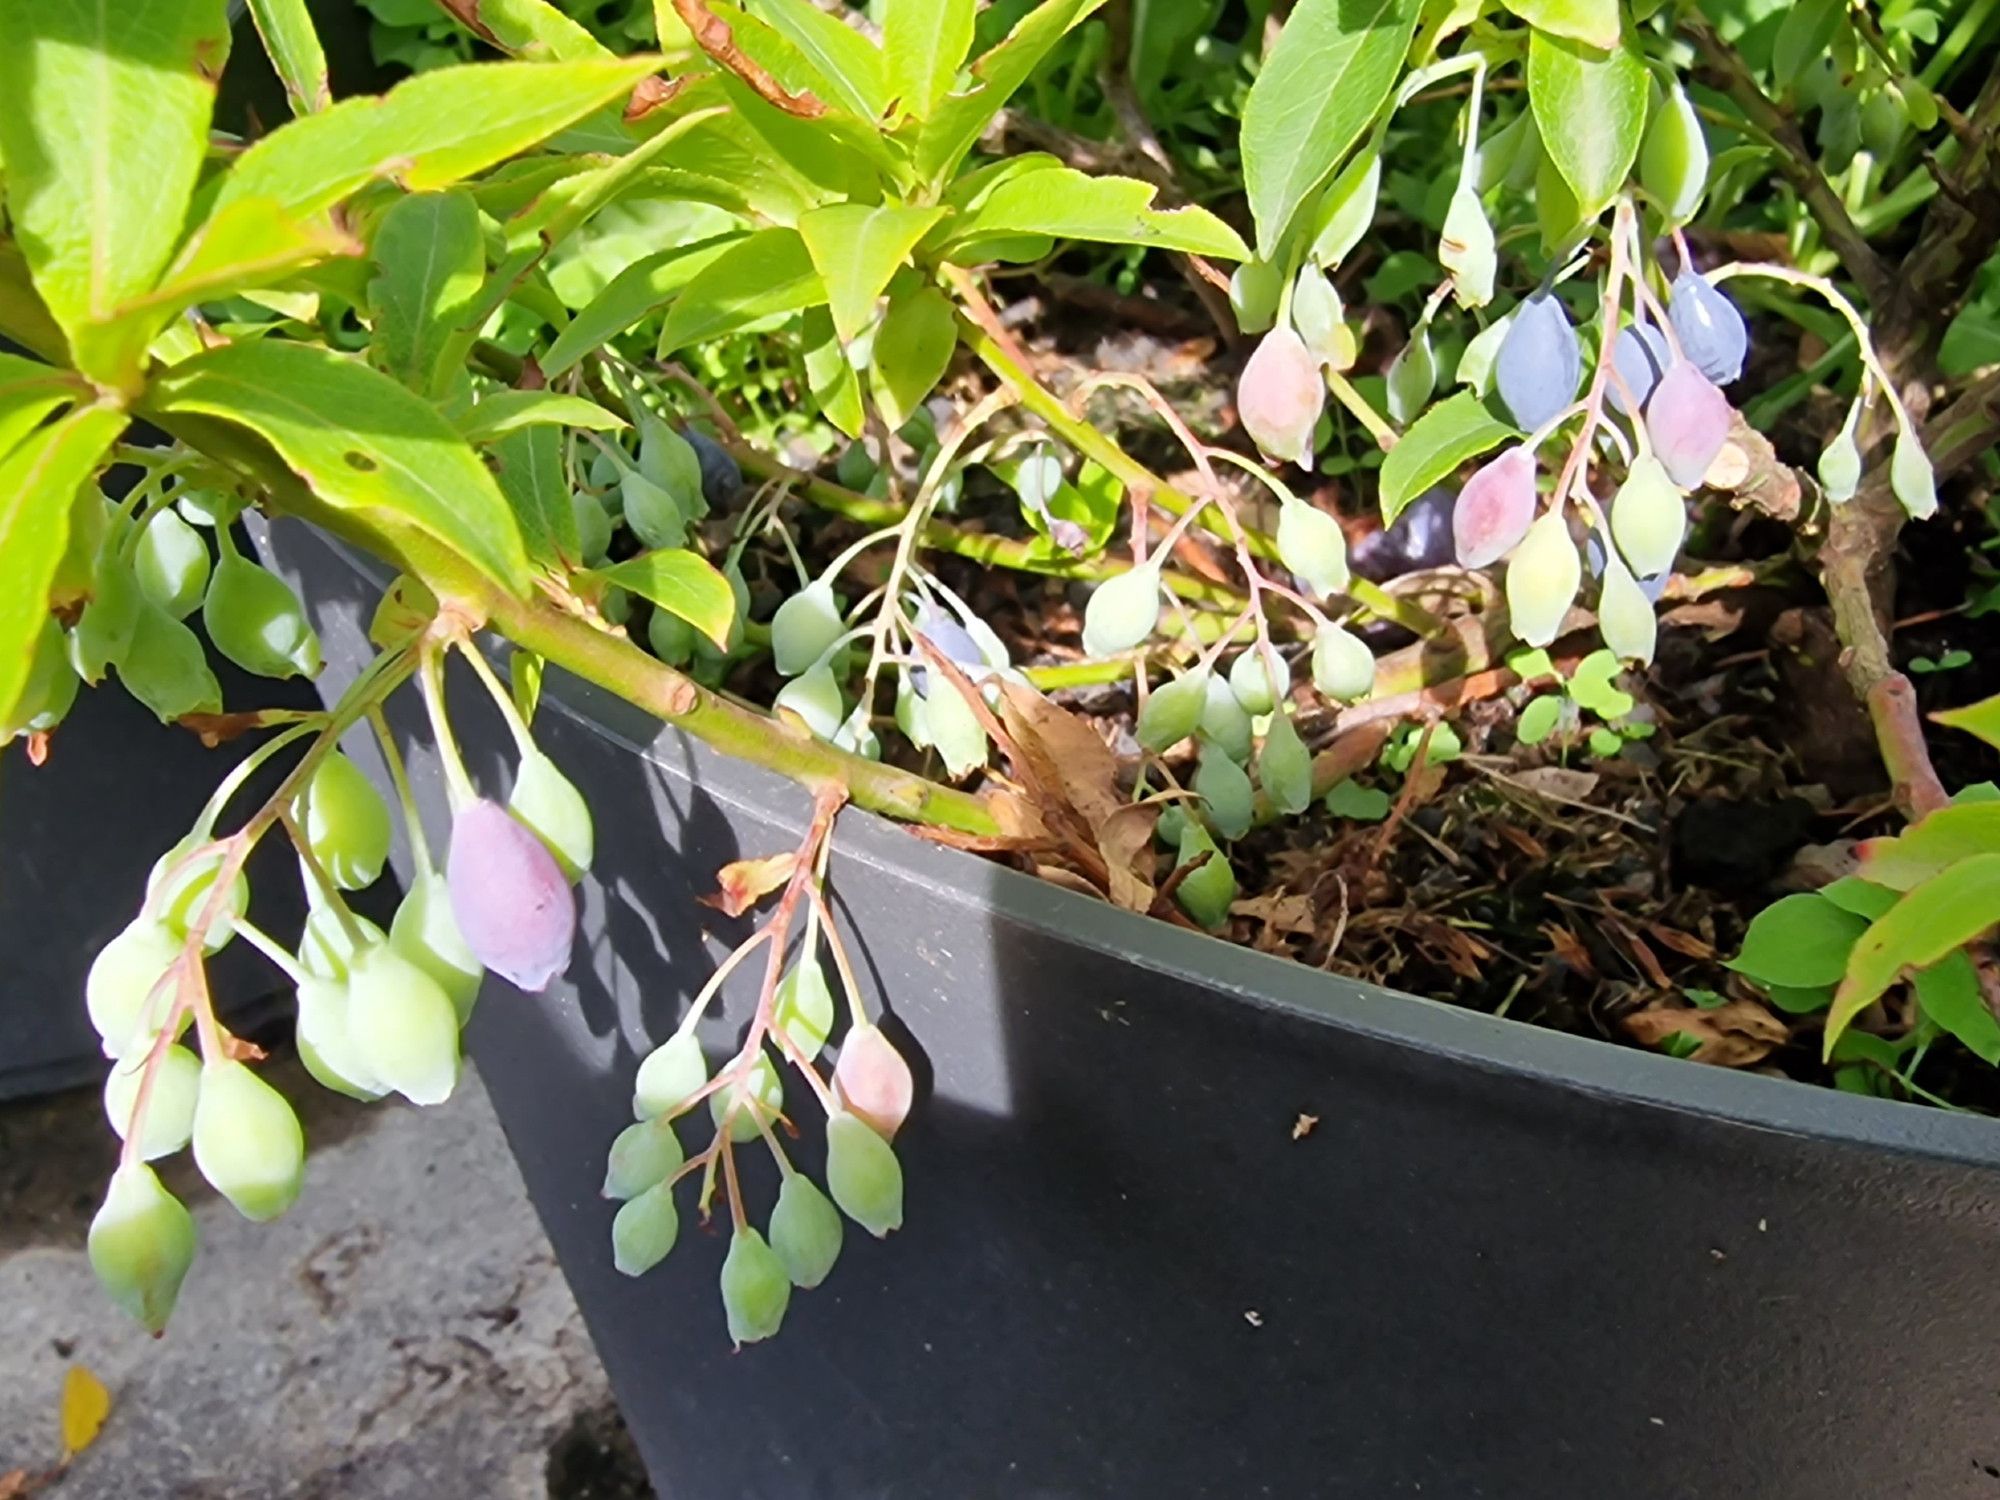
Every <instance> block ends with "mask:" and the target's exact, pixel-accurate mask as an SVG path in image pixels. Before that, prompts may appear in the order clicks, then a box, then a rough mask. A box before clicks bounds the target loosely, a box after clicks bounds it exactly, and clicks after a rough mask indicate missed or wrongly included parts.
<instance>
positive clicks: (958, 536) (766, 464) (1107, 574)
mask: <svg viewBox="0 0 2000 1500" xmlns="http://www.w3.org/2000/svg"><path fill="white" fill-rule="evenodd" d="M723 446H724V447H725V448H727V449H728V450H729V453H730V455H731V456H732V457H733V458H734V459H735V460H736V462H737V463H738V464H740V465H741V466H742V468H743V471H744V472H745V473H746V474H752V475H755V476H756V477H757V478H759V479H773V480H778V481H780V482H782V483H785V484H789V485H790V486H792V488H793V489H794V491H796V492H797V494H798V495H799V497H800V498H801V499H803V500H805V501H806V502H807V503H808V504H810V505H811V506H813V508H814V509H816V510H823V511H826V512H827V513H828V514H829V515H836V516H842V517H845V518H846V519H847V520H850V521H854V522H857V523H859V524H860V525H863V526H894V525H896V524H897V523H898V522H899V521H900V520H901V519H902V518H903V516H904V514H905V512H904V511H903V509H902V508H901V507H900V506H897V505H896V504H894V503H893V502H891V501H888V500H876V499H874V498H872V497H870V496H868V495H863V494H860V493H858V492H857V491H854V490H850V489H846V488H843V487H842V486H840V485H837V484H834V483H832V482H831V481H829V480H825V479H818V478H815V477H814V476H812V475H810V474H806V473H802V472H801V471H799V470H797V469H793V468H789V467H787V466H786V464H785V463H784V461H783V460H781V459H777V458H773V457H772V456H771V455H770V454H768V453H765V452H764V451H763V450H762V449H759V448H754V447H752V446H751V445H750V444H748V443H746V442H743V441H741V440H740V439H737V440H728V441H725V442H724V443H723ZM917 540H918V542H919V543H920V545H922V546H923V547H925V548H926V549H928V550H930V551H932V552H948V553H950V554H952V555H953V556H955V557H963V558H968V559H970V560H971V561H973V562H976V563H979V564H981V565H982V566H985V567H998V568H1009V569H1012V570H1013V571H1014V572H1017V573H1036V574H1039V575H1041V576H1043V577H1045V578H1075V579H1080V580H1083V581H1085V582H1090V583H1099V582H1102V581H1103V580H1105V579H1107V578H1112V577H1116V576H1117V575H1118V574H1120V573H1123V572H1124V571H1125V566H1124V565H1123V564H1122V563H1116V562H1111V561H1108V560H1106V559H1104V558H1091V559H1084V558H1075V557H1067V556H1062V555H1050V554H1049V553H1047V552H1045V551H1042V550H1041V548H1042V547H1043V546H1046V545H1047V544H1046V543H1037V542H1026V541H1021V540H1019V539H1017V538H1014V537H1004V536H989V535H985V534H983V533H980V532H971V531H962V530H960V529H959V528H958V527H956V526H953V525H951V524H949V523H948V522H944V521H940V520H937V519H935V518H933V519H930V520H927V521H926V522H925V523H924V527H923V530H922V531H921V532H919V533H918V538H917ZM1161 581H1162V582H1163V583H1165V584H1166V586H1167V587H1168V588H1169V589H1170V590H1172V591H1173V592H1174V593H1175V594H1176V595H1178V596H1179V597H1180V598H1182V599H1185V600H1187V601H1188V602H1189V603H1190V604H1198V605H1201V606H1203V607H1205V608H1209V609H1220V610H1232V611H1233V610H1239V609H1241V608H1242V607H1243V604H1244V598H1243V595H1242V594H1241V593H1239V592H1238V591H1237V590H1235V589H1233V588H1230V587H1229V586H1228V585H1227V584H1222V583H1214V582H1211V581H1210V580H1209V579H1206V578H1196V577H1194V576H1192V575H1191V574H1187V573H1176V572H1169V571H1165V570H1163V571H1162V573H1161Z"/></svg>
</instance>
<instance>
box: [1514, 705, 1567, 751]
mask: <svg viewBox="0 0 2000 1500" xmlns="http://www.w3.org/2000/svg"><path fill="white" fill-rule="evenodd" d="M1562 712H1563V700H1562V699H1561V698H1559V697H1557V696H1556V695H1555V694H1553V693H1543V694H1541V695H1540V696H1539V697H1536V698H1530V699H1529V700H1528V704H1527V706H1526V707H1525V708H1523V709H1522V710H1521V716H1520V717H1519V718H1518V719H1516V720H1515V721H1514V738H1516V739H1517V740H1519V741H1520V742H1521V743H1522V744H1524V745H1539V744H1541V743H1542V742H1543V741H1544V740H1546V739H1547V738H1548V737H1549V736H1550V735H1552V734H1554V733H1555V732H1556V726H1557V725H1558V724H1560V723H1561V722H1562Z"/></svg>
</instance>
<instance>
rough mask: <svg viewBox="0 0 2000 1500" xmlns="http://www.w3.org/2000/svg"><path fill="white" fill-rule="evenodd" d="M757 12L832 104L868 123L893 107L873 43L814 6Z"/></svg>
mask: <svg viewBox="0 0 2000 1500" xmlns="http://www.w3.org/2000/svg"><path fill="white" fill-rule="evenodd" d="M753 8H754V9H755V10H757V11H758V12H759V13H760V14H761V15H762V16H763V18H764V19H765V20H766V21H767V22H769V23H770V26H771V29H772V30H773V31H776V32H777V33H779V35H781V36H783V37H784V38H785V39H786V40H787V41H788V42H790V43H791V44H792V45H793V46H794V47H796V48H797V49H798V51H799V55H800V56H801V57H803V58H804V59H805V60H806V62H808V63H810V64H811V65H812V67H813V69H814V71H815V72H816V73H817V74H818V75H819V77H820V78H822V79H823V80H825V86H826V90H827V94H828V96H829V97H828V99H827V102H828V103H829V104H837V105H839V106H841V107H842V108H844V109H846V110H847V111H848V112H849V113H851V114H855V115H859V116H860V117H861V118H862V119H864V120H872V119H874V118H875V117H876V116H878V115H880V114H881V113H882V111H883V109H884V108H885V107H886V106H887V105H888V102H889V93H888V83H887V82H886V80H885V78H884V74H883V69H882V54H881V52H880V51H879V50H878V49H877V48H876V46H875V44H874V43H873V42H871V41H869V40H868V38H867V37H865V36H863V35H862V34H861V33H860V32H858V31H856V30H855V29H854V28H853V27H852V26H849V25H847V24H846V23H845V22H843V21H841V20H839V19H838V18H836V17H834V16H832V15H829V14H828V13H827V12H826V11H823V10H821V9H820V8H819V7H818V6H817V5H815V4H813V0H754V6H753Z"/></svg>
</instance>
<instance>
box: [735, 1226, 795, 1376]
mask: <svg viewBox="0 0 2000 1500" xmlns="http://www.w3.org/2000/svg"><path fill="white" fill-rule="evenodd" d="M791 1300H792V1278H791V1275H790V1273H788V1272H787V1271H786V1269H785V1263H784V1262H783V1261H782V1260H780V1259H779V1258H778V1254H777V1252H776V1251H775V1250H773V1249H772V1248H771V1247H770V1246H769V1245H768V1244H766V1243H765V1241H764V1236H762V1235H761V1234H759V1233H758V1232H757V1231H756V1230H754V1229H752V1228H750V1227H749V1226H748V1225H744V1226H742V1227H741V1228H739V1229H738V1230H737V1231H736V1233H735V1235H734V1237H732V1238H731V1240H730V1242H729V1254H728V1255H726V1256H724V1257H723V1261H722V1311H723V1314H724V1316H726V1317H727V1318H728V1320H729V1337H730V1339H731V1340H732V1341H734V1343H735V1344H736V1346H737V1347H738V1348H739V1349H740V1348H742V1347H743V1345H745V1344H754V1343H756V1342H757V1341H758V1340H759V1339H767V1338H769V1337H770V1336H771V1335H772V1334H774V1333H776V1332H777V1331H778V1325H779V1324H781V1323H783V1322H784V1321H785V1308H786V1307H787V1306H788V1305H789V1304H790V1302H791Z"/></svg>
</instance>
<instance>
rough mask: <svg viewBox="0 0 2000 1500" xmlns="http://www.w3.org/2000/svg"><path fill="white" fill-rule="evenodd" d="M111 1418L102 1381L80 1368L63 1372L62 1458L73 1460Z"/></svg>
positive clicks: (76, 1367) (108, 1401) (106, 1392)
mask: <svg viewBox="0 0 2000 1500" xmlns="http://www.w3.org/2000/svg"><path fill="white" fill-rule="evenodd" d="M110 1415H111V1392H110V1391H109V1390H107V1389H105V1385H104V1382H103V1381H101V1380H99V1379H98V1378H97V1377H96V1376H95V1375H94V1374H92V1373H91V1372H90V1371H89V1370H88V1369H86V1368H85V1367H84V1366H82V1365H71V1366H70V1367H69V1368H68V1369H67V1370H65V1371H64V1372H63V1388H62V1446H63V1457H64V1458H74V1457H76V1455H77V1454H79V1453H81V1452H83V1450H84V1449H86V1448H88V1447H89V1446H90V1445H91V1444H92V1443H94V1442H96V1441H97V1434H98V1433H100V1432H102V1431H103V1430H104V1423H105V1419H106V1418H108V1417H109V1416H110Z"/></svg>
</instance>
